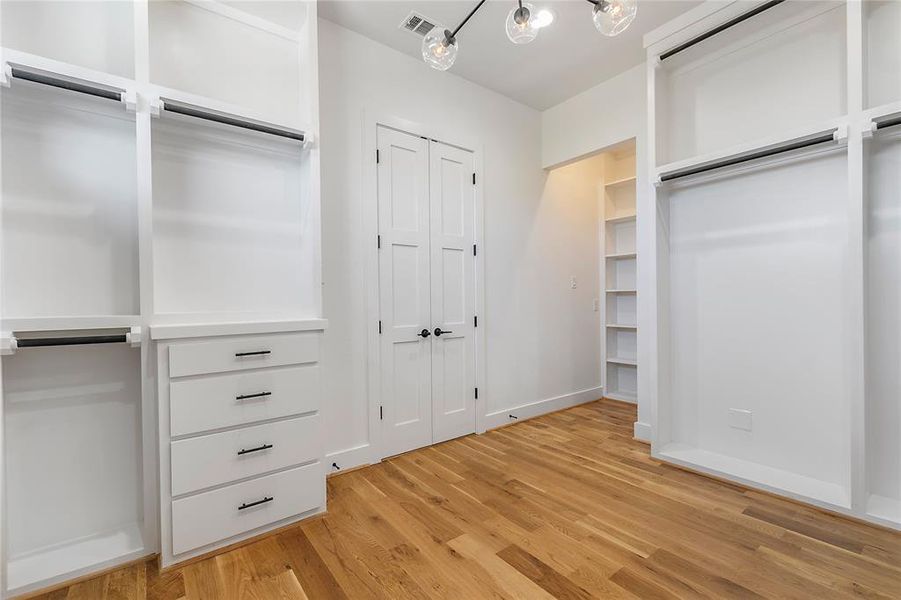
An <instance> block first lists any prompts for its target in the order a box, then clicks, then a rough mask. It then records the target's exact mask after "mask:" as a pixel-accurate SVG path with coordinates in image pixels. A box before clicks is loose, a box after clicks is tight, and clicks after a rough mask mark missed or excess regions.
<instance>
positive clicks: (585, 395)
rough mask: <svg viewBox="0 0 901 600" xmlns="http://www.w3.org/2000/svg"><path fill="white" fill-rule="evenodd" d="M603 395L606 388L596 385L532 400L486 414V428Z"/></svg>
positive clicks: (522, 419)
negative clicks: (569, 392)
mask: <svg viewBox="0 0 901 600" xmlns="http://www.w3.org/2000/svg"><path fill="white" fill-rule="evenodd" d="M603 395H604V388H602V387H594V388H589V389H587V390H581V391H578V392H573V393H571V394H564V395H563V396H556V397H554V398H547V399H545V400H538V401H537V402H530V403H529V404H523V405H520V406H514V407H512V408H505V409H504V410H499V411H496V412H493V413H488V414H487V415H485V429H486V430H488V429H494V428H496V427H500V426H501V425H507V424H509V423H517V422H519V421H524V420H526V419H531V418H532V417H538V416H541V415H544V414H547V413H549V412H554V411H555V410H562V409H564V408H569V407H571V406H576V405H578V404H585V403H586V402H592V401H594V400H598V399H600V398H601V397H602V396H603ZM510 415H513V416H514V417H516V418H515V419H513V418H510Z"/></svg>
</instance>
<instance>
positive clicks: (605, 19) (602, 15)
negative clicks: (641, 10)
mask: <svg viewBox="0 0 901 600" xmlns="http://www.w3.org/2000/svg"><path fill="white" fill-rule="evenodd" d="M637 12H638V4H637V2H636V0H599V2H598V3H597V4H595V5H594V14H592V16H591V18H592V20H593V21H594V26H595V27H596V28H597V30H598V31H600V32H601V33H603V34H604V35H606V36H608V37H613V36H615V35H619V34H621V33H622V32H623V31H625V30H626V28H627V27H628V26H629V24H630V23H631V22H632V21H633V20H634V19H635V14H636V13H637Z"/></svg>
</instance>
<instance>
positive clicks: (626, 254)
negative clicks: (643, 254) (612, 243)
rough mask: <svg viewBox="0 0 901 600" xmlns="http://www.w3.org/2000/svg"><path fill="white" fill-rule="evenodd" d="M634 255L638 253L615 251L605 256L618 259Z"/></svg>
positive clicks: (633, 256)
mask: <svg viewBox="0 0 901 600" xmlns="http://www.w3.org/2000/svg"><path fill="white" fill-rule="evenodd" d="M636 256H638V254H637V253H635V252H616V253H614V254H608V255H607V256H606V258H609V259H611V260H619V259H624V258H635V257H636Z"/></svg>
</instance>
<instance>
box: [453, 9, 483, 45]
mask: <svg viewBox="0 0 901 600" xmlns="http://www.w3.org/2000/svg"><path fill="white" fill-rule="evenodd" d="M483 4H485V0H479V3H478V4H476V7H475V8H474V9H472V10H471V11H469V14H468V15H466V18H465V19H463V22H462V23H460V24H459V25H457V28H456V29H454V30H453V31H452V32H451V34H450V37H451V38H455V37H457V32H458V31H460V30H461V29H463V26H464V25H466V22H467V21H468V20H469V19H470V17H472V15H474V14H476V11H477V10H479V9H480V8H482V5H483Z"/></svg>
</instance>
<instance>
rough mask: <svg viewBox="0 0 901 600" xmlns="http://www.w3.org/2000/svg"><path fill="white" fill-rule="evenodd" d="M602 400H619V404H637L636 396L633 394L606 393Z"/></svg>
mask: <svg viewBox="0 0 901 600" xmlns="http://www.w3.org/2000/svg"><path fill="white" fill-rule="evenodd" d="M604 398H609V399H610V400H619V401H620V402H630V403H632V404H634V403H636V402H638V395H637V394H635V393H633V392H607V393H605V394H604Z"/></svg>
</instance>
